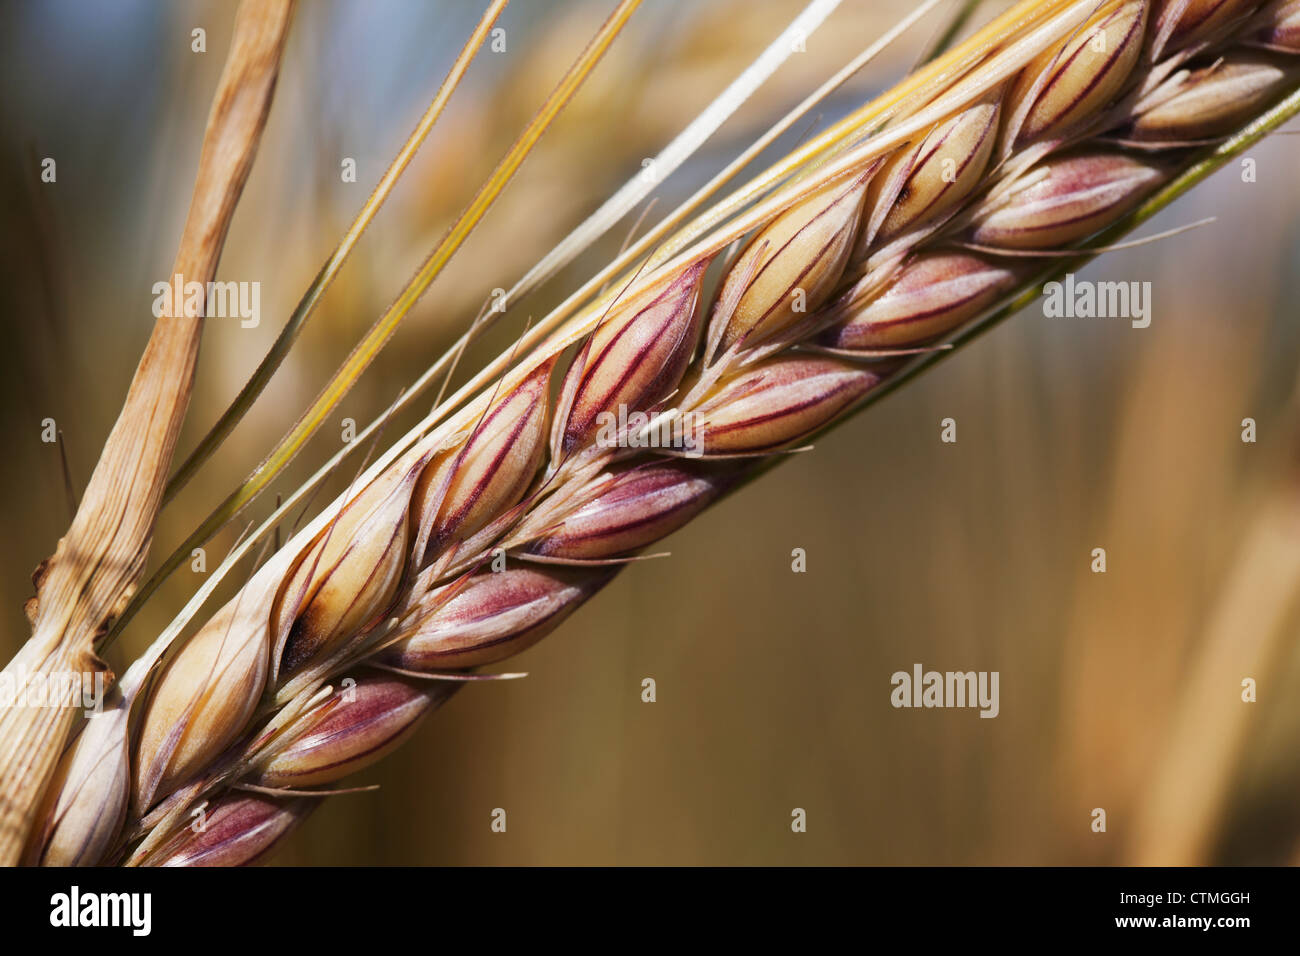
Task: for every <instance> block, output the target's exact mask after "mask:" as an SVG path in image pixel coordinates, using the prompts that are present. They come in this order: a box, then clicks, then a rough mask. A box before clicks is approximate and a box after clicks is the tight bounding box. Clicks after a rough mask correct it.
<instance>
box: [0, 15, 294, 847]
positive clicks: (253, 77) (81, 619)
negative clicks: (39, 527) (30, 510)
mask: <svg viewBox="0 0 1300 956" xmlns="http://www.w3.org/2000/svg"><path fill="white" fill-rule="evenodd" d="M292 11H293V2H292V0H245V2H244V3H242V4H241V5H240V8H239V13H238V16H237V17H236V21H235V30H234V36H233V38H232V40H231V48H230V53H229V56H228V57H227V59H226V64H225V68H224V70H223V72H222V75H221V79H220V82H219V84H218V87H217V93H216V96H215V98H214V100H213V104H212V111H211V114H210V115H209V116H208V122H207V129H206V131H205V133H204V139H203V151H202V154H201V155H200V157H199V169H198V175H197V177H196V180H195V184H194V194H193V199H192V201H191V204H190V209H189V215H188V216H187V218H186V221H185V228H184V231H183V233H182V234H181V241H180V247H179V249H178V251H177V254H176V260H175V263H174V264H173V266H172V271H171V272H170V273H168V275H169V276H174V275H182V276H184V277H185V281H186V282H197V283H200V284H201V285H202V286H203V287H204V288H206V287H207V283H208V281H209V280H211V279H212V277H213V275H214V274H215V272H216V268H217V261H218V259H219V258H220V256H221V248H222V245H223V244H224V242H225V237H226V230H227V228H228V227H229V225H230V218H231V216H232V215H233V213H234V210H235V204H236V202H237V201H238V199H239V196H240V193H241V192H242V191H243V188H244V182H245V180H246V179H247V178H248V172H249V169H250V168H251V167H252V163H253V156H254V154H255V153H256V151H257V145H258V141H259V140H260V138H261V135H262V129H263V127H264V126H265V124H266V116H267V113H268V111H269V110H270V106H271V97H272V94H273V93H274V90H275V82H276V77H277V76H278V73H279V68H280V58H281V55H282V53H283V51H284V43H285V39H286V37H287V36H288V29H289V21H290V18H291V15H292ZM202 312H203V310H202V309H201V308H200V309H199V310H198V314H192V313H190V312H188V311H187V310H186V309H185V308H184V307H183V306H182V305H181V304H180V303H179V302H177V303H174V306H173V308H172V310H171V314H170V315H164V316H163V317H162V318H160V319H158V321H157V323H156V324H155V326H154V330H153V334H152V335H151V336H150V338H149V343H148V345H147V346H146V348H145V352H144V356H143V357H142V358H141V359H140V364H139V366H138V367H137V368H136V372H135V377H134V378H133V379H132V381H131V387H130V390H129V391H128V392H127V396H126V402H125V404H124V405H123V407H122V412H121V414H120V416H119V417H118V420H117V423H116V424H115V425H114V426H113V430H112V432H111V433H110V434H109V437H108V441H107V442H106V443H105V445H104V449H103V451H102V452H101V453H100V458H99V462H98V464H97V465H96V466H95V470H94V473H93V474H92V476H91V478H90V483H89V484H88V486H87V488H86V493H85V495H84V497H83V498H82V500H81V504H80V506H79V507H78V508H77V513H76V516H75V517H74V518H73V521H72V525H71V527H70V528H69V529H68V532H67V534H65V535H64V537H63V538H62V540H60V541H59V545H58V548H57V550H56V551H55V552H54V554H53V555H52V556H51V557H49V558H48V559H46V560H45V561H44V562H43V563H42V565H41V567H40V568H39V569H38V570H37V572H36V575H35V576H34V583H35V585H36V596H35V597H34V598H33V599H32V600H31V601H30V602H29V603H28V608H27V612H28V617H29V619H30V620H31V624H32V629H33V634H32V637H31V639H30V640H29V641H28V642H27V644H26V645H25V646H24V647H23V649H22V650H21V651H20V652H19V653H18V655H17V656H16V657H15V658H14V659H13V661H11V662H10V664H9V666H8V667H7V668H6V673H7V675H8V676H10V677H12V678H14V679H15V681H16V682H21V681H24V680H26V679H28V675H32V674H47V675H48V674H84V673H87V672H89V671H92V670H98V669H100V668H102V667H103V665H102V664H101V663H100V661H99V659H98V657H97V656H96V654H95V644H96V641H97V639H98V638H99V637H100V636H101V635H102V634H103V633H104V632H105V630H106V629H107V628H108V626H109V625H110V624H111V623H112V622H113V620H114V619H115V618H116V617H117V616H118V614H119V613H121V611H122V608H123V607H124V605H125V604H126V602H127V601H128V600H129V599H130V597H131V595H132V593H133V592H134V590H135V588H136V586H137V585H138V583H139V578H140V575H141V573H142V572H143V570H144V565H145V559H146V558H147V556H148V554H149V543H150V540H151V537H152V534H153V526H154V518H155V516H156V515H157V511H158V506H159V502H160V501H161V498H162V494H163V488H164V486H165V485H166V482H167V472H168V469H169V468H170V467H171V460H172V453H173V450H174V449H175V445H176V437H177V435H178V434H179V432H180V428H181V424H182V422H183V421H184V418H185V411H186V408H187V406H188V405H189V399H190V390H191V387H192V385H193V380H194V366H195V362H196V361H197V359H198V349H199V338H200V335H201V333H202V331H203V318H202ZM75 713H76V712H75V708H73V707H70V706H66V707H51V708H44V707H41V708H34V707H6V708H4V709H3V711H0V794H3V799H2V800H0V864H12V863H14V862H16V861H17V859H18V857H19V854H20V852H21V850H22V847H23V843H24V840H25V839H26V837H27V833H28V830H29V828H30V826H31V822H32V821H31V814H32V813H33V812H34V810H35V806H36V804H37V802H38V801H39V800H40V799H41V795H42V793H43V792H44V790H45V786H46V784H47V783H48V781H49V779H50V774H51V773H52V772H53V769H54V765H55V762H56V761H57V760H58V757H59V752H60V751H61V750H62V749H63V744H64V740H65V738H66V736H67V733H68V730H69V728H70V727H71V726H72V721H73V718H74V717H75Z"/></svg>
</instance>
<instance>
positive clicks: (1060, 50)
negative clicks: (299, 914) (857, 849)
mask: <svg viewBox="0 0 1300 956" xmlns="http://www.w3.org/2000/svg"><path fill="white" fill-rule="evenodd" d="M1021 9H1023V11H1025V12H1026V18H1025V19H1024V20H1023V21H1022V22H1021V23H1020V26H1019V27H1017V28H1016V29H1015V30H1014V31H1013V32H1012V33H1008V35H1006V36H1005V37H1002V38H1001V42H998V43H991V44H988V45H986V46H985V47H983V48H982V52H981V54H980V55H979V57H977V58H976V59H975V60H974V61H966V62H965V66H964V69H963V70H962V71H959V72H960V73H961V76H960V78H959V79H956V80H954V79H952V78H951V77H950V78H949V81H948V82H949V86H948V87H945V88H944V89H936V90H930V91H926V95H924V96H920V97H914V98H909V99H907V100H906V101H905V102H906V106H907V108H906V109H903V110H899V111H897V112H896V113H894V114H893V115H891V116H890V117H889V119H888V122H887V123H886V124H885V125H884V127H883V128H882V129H880V130H879V131H878V132H876V133H873V135H872V136H869V137H865V138H862V139H860V140H858V141H856V142H853V143H850V144H847V145H846V147H845V148H844V149H842V150H840V151H839V152H838V153H836V154H834V155H833V156H831V157H828V158H827V159H826V161H825V162H823V163H821V164H820V165H815V166H810V167H808V168H805V169H804V170H802V174H801V176H800V177H798V178H797V179H796V180H795V181H793V182H792V183H791V184H790V185H789V186H788V187H787V188H785V189H784V190H782V192H780V193H778V194H777V198H776V199H773V200H772V201H771V202H768V203H766V204H760V205H759V206H758V207H757V208H758V209H759V210H766V209H768V208H772V209H774V210H775V211H774V212H771V213H770V214H769V215H766V217H765V218H763V217H760V218H757V221H752V222H751V221H750V220H749V219H745V218H744V217H741V218H740V219H739V220H738V221H739V222H741V223H745V224H746V228H745V230H744V231H745V232H746V233H747V234H748V241H747V243H746V244H745V245H744V247H743V248H742V249H741V250H740V251H739V253H738V254H737V255H735V256H734V258H731V259H730V260H725V261H724V259H723V258H722V257H720V256H719V255H718V253H719V251H720V250H721V248H722V247H723V246H725V245H726V244H727V243H728V242H730V240H731V238H733V237H732V235H731V232H729V231H728V229H729V228H732V229H734V228H735V227H734V224H732V226H730V227H717V228H715V229H714V230H713V231H711V232H707V233H706V234H705V235H703V236H702V237H698V238H696V239H695V242H694V245H690V246H689V247H687V248H685V249H684V250H682V248H681V246H680V245H679V246H677V247H675V248H674V249H673V253H674V254H675V255H674V257H673V258H671V259H668V258H667V257H666V256H663V257H660V258H659V259H656V260H655V261H654V262H653V263H652V266H651V267H650V268H646V269H645V270H644V271H642V272H638V273H635V274H634V275H633V276H632V277H630V278H629V279H627V280H626V281H624V282H623V283H622V284H621V285H619V286H618V288H617V289H616V290H614V292H613V293H612V294H611V296H610V297H608V298H606V299H604V300H601V304H600V307H599V309H595V310H594V311H591V312H589V313H586V314H580V315H578V316H576V317H575V318H574V319H572V320H571V321H570V322H569V323H568V324H566V325H565V326H563V327H562V328H560V329H559V330H558V331H556V332H555V333H554V334H552V335H551V336H550V337H549V338H548V339H546V340H545V341H544V342H542V343H541V344H540V345H539V346H537V348H536V349H534V350H532V351H531V352H529V353H528V354H526V355H525V356H523V357H522V358H521V359H520V361H519V362H518V364H517V366H516V367H515V369H513V370H512V371H511V372H509V373H508V374H506V375H505V376H503V377H502V379H501V380H500V381H499V382H497V383H494V384H493V385H492V386H491V387H489V388H487V389H486V390H485V391H484V392H483V393H482V395H481V396H479V397H478V398H477V399H476V400H475V401H473V402H471V403H469V404H468V405H466V406H465V407H464V408H462V409H461V410H460V411H459V412H458V413H457V414H456V415H454V416H453V417H451V418H449V419H448V420H447V421H446V422H444V423H443V424H441V425H440V426H438V427H436V428H433V429H432V430H429V431H427V432H420V433H418V434H416V435H414V436H412V440H409V441H407V442H404V443H403V444H402V445H401V446H400V447H401V448H402V450H401V451H400V453H398V454H395V455H392V456H390V458H389V459H388V460H385V461H382V462H380V463H379V464H378V465H377V466H376V467H375V468H372V469H371V470H370V472H368V473H367V475H366V476H365V478H364V479H363V480H362V482H360V483H359V484H358V486H357V487H356V488H354V489H352V490H351V491H350V493H349V494H348V495H347V496H345V497H344V498H343V499H341V500H340V501H338V502H336V503H335V504H334V505H332V506H331V507H330V508H328V509H326V511H325V512H324V513H323V514H322V515H321V516H320V517H318V518H317V520H316V521H315V522H314V523H313V524H311V525H310V526H308V527H307V528H306V529H304V530H303V531H302V532H300V533H299V534H298V535H297V536H295V537H294V539H293V540H291V541H290V542H289V543H288V544H287V545H286V546H285V547H284V548H283V549H281V550H280V551H279V552H278V553H276V554H275V555H274V556H272V558H271V559H270V560H269V561H268V562H267V564H266V565H264V566H263V567H262V568H261V569H260V570H259V571H258V572H257V574H256V575H254V577H253V578H252V580H251V581H250V582H249V583H248V585H246V586H245V588H244V589H243V590H242V591H241V592H240V593H239V594H238V595H237V596H236V597H235V598H233V599H232V600H231V602H230V603H229V604H227V605H226V607H225V608H223V609H221V610H220V611H219V612H217V614H216V615H215V616H214V617H213V618H212V619H211V620H210V621H209V622H208V623H207V624H206V625H205V626H204V627H203V628H201V629H200V630H199V631H198V633H197V634H196V635H195V636H194V637H193V638H192V639H190V640H189V641H188V642H187V643H185V644H184V646H183V647H181V648H180V649H179V650H178V651H177V653H176V654H175V655H174V656H173V657H172V659H171V660H170V661H169V662H168V663H167V665H166V667H165V669H164V670H163V672H162V674H161V676H160V677H159V678H158V680H157V681H156V682H155V683H154V686H153V687H152V690H151V692H150V694H149V695H148V697H147V699H145V700H144V701H143V703H142V706H143V711H142V713H141V716H140V727H139V731H138V732H137V733H136V734H135V735H134V737H133V739H132V740H131V741H129V749H130V753H131V754H132V759H131V761H130V772H129V773H124V772H112V773H110V772H100V773H98V774H96V775H95V777H94V783H93V787H94V788H95V789H96V793H95V794H94V797H95V799H96V800H97V801H98V803H99V805H104V806H114V807H115V806H118V805H120V804H122V803H124V802H125V801H126V800H127V796H128V793H129V802H130V811H129V813H128V819H127V820H126V822H125V823H124V825H123V826H122V828H121V831H120V833H119V834H118V838H117V839H116V840H115V841H111V842H112V843H113V845H112V846H110V845H108V843H109V841H104V840H102V839H100V838H98V834H100V833H102V831H103V830H104V829H107V827H105V826H104V825H103V822H102V820H99V819H95V820H92V821H91V822H89V823H87V827H88V828H91V827H93V828H94V831H93V836H94V837H95V838H93V839H92V836H87V837H86V838H85V839H83V840H80V841H77V840H74V839H73V838H72V835H71V834H70V833H67V834H64V835H63V836H62V840H63V842H64V844H65V845H74V846H82V845H84V846H89V845H91V844H92V843H93V844H95V845H96V848H97V849H98V850H99V851H100V853H101V854H102V855H100V856H97V855H95V854H92V853H86V854H85V855H83V856H82V857H81V859H80V861H81V862H92V861H94V860H97V859H106V858H120V859H124V860H127V861H129V862H133V863H144V864H151V865H153V864H192V863H218V864H237V863H247V862H253V861H256V860H260V859H262V858H264V857H265V855H266V854H267V852H269V850H270V849H271V847H272V846H273V845H274V843H275V842H276V840H278V839H279V838H280V837H281V836H283V835H284V834H285V833H286V832H288V831H289V829H291V827H292V825H293V824H294V823H295V822H296V821H297V820H299V819H300V818H301V817H302V816H303V815H304V814H305V813H307V812H309V810H310V809H311V807H312V806H313V803H314V801H315V800H317V799H319V797H313V798H308V797H305V796H303V793H304V789H305V788H310V787H322V786H329V785H333V784H334V783H336V781H338V780H339V779H341V778H342V777H343V776H344V775H345V774H348V773H351V772H353V771H355V770H356V769H358V768H359V767H362V766H364V765H365V764H366V763H368V762H369V760H370V759H373V758H374V757H377V756H378V755H380V754H382V753H383V752H386V751H387V750H388V749H390V748H391V747H392V746H395V745H396V744H397V743H398V742H400V740H401V739H403V738H404V737H405V736H406V735H407V734H409V733H410V731H411V729H412V728H413V727H414V725H415V724H416V723H417V722H418V721H420V720H421V719H422V718H423V717H424V716H425V715H427V714H428V713H429V712H431V711H432V710H433V709H434V708H435V707H436V706H437V705H438V704H440V703H441V702H442V701H443V700H444V699H445V698H446V696H447V694H448V692H447V690H446V688H447V687H448V686H459V685H458V684H449V683H448V682H447V680H446V678H447V677H457V676H459V677H461V678H463V677H465V676H466V675H465V674H464V673H463V669H465V668H469V667H477V666H482V665H490V664H494V663H497V662H499V661H501V660H503V659H505V658H506V657H508V656H510V655H511V654H514V653H516V652H518V651H519V650H522V649H523V648H525V647H527V646H529V645H531V644H532V643H534V642H535V641H536V640H538V639H540V638H541V637H542V636H544V635H545V634H546V633H548V632H549V631H550V630H551V629H552V628H554V627H555V626H557V625H558V624H559V623H560V622H561V621H562V620H563V618H564V617H565V616H566V615H567V614H569V613H572V611H573V610H574V609H575V608H577V607H578V606H579V605H580V604H581V603H582V602H583V601H585V600H586V599H587V598H588V597H590V596H591V595H592V594H593V593H594V592H595V591H596V590H598V589H599V588H600V587H601V586H603V584H604V583H606V582H607V581H608V580H609V579H610V578H611V577H612V576H613V574H614V573H615V572H616V571H617V570H618V569H619V568H620V567H621V566H622V565H623V564H625V563H627V562H628V561H630V560H633V559H635V558H636V557H637V556H638V553H639V552H640V551H641V549H643V548H646V547H647V546H649V545H652V544H654V543H655V542H656V541H658V540H660V539H661V538H663V537H664V536H666V535H668V534H670V533H671V532H673V531H674V530H676V529H678V528H680V527H681V526H682V525H684V524H685V523H686V522H688V521H690V520H691V519H692V518H693V517H695V516H696V515H697V514H699V513H700V512H701V511H702V510H704V509H705V508H707V507H708V505H710V504H711V503H713V502H714V501H716V500H717V499H718V498H719V497H720V496H721V495H723V494H724V493H726V492H727V491H728V490H729V489H730V488H732V487H733V486H734V485H735V483H736V482H738V481H740V480H743V479H745V478H746V477H747V476H748V475H751V474H752V473H753V472H754V471H755V470H756V469H758V468H761V467H762V466H763V465H764V464H765V463H766V462H767V461H769V460H770V456H771V454H772V453H773V452H779V451H783V450H788V449H792V448H795V447H799V446H800V444H801V443H803V442H806V441H807V439H808V438H809V436H811V435H812V434H814V433H815V432H817V431H819V430H820V429H822V428H824V427H825V426H827V425H828V424H830V423H831V422H833V421H835V420H837V419H838V418H840V417H841V416H843V415H844V414H846V413H847V412H849V411H850V410H852V409H853V408H854V407H855V406H857V405H858V404H860V403H861V401H862V400H863V398H864V397H866V396H869V395H870V394H871V393H872V392H873V391H875V390H877V389H880V388H881V387H882V386H884V385H886V384H888V383H889V382H890V380H891V378H893V377H894V376H897V375H898V374H899V373H900V371H901V370H903V369H905V368H907V362H908V356H909V355H912V354H914V353H915V352H916V351H917V350H925V349H929V348H932V347H933V346H934V345H935V344H936V343H938V342H941V341H942V339H943V337H944V336H946V335H949V334H951V333H954V332H956V331H957V330H959V329H960V328H961V327H963V326H965V325H966V324H967V323H970V322H972V321H973V320H975V319H977V318H979V317H980V316H981V315H983V314H985V313H987V312H988V311H989V310H990V309H991V308H993V307H994V306H996V305H998V304H999V303H1001V302H1002V301H1004V300H1005V298H1006V295H1007V293H1008V291H1009V290H1010V289H1012V288H1014V287H1017V286H1020V285H1022V284H1024V283H1025V282H1026V281H1027V280H1029V279H1032V278H1033V276H1035V275H1037V274H1038V273H1040V272H1042V271H1043V268H1044V260H1045V259H1046V260H1048V261H1053V260H1055V261H1069V260H1070V259H1071V258H1072V257H1073V256H1076V255H1077V254H1078V252H1077V250H1078V245H1077V244H1078V243H1080V242H1082V241H1084V240H1087V239H1088V238H1089V237H1090V236H1093V235H1095V234H1097V233H1099V232H1102V231H1104V230H1106V229H1108V228H1109V227H1111V226H1113V225H1114V224H1116V223H1117V222H1118V221H1119V220H1120V219H1121V217H1123V216H1124V215H1125V214H1126V213H1128V212H1130V211H1131V210H1132V209H1134V207H1136V206H1137V205H1138V204H1139V203H1141V202H1142V201H1143V200H1144V199H1145V198H1146V197H1148V196H1150V195H1151V194H1152V193H1153V192H1154V191H1156V190H1157V189H1159V188H1160V187H1161V186H1163V185H1164V184H1166V183H1169V182H1170V181H1171V179H1173V177H1175V176H1176V175H1177V174H1178V173H1179V172H1181V171H1183V170H1185V169H1187V168H1188V167H1189V166H1190V165H1191V164H1192V163H1193V162H1194V160H1195V158H1196V157H1197V155H1198V153H1197V151H1198V150H1199V149H1201V148H1203V147H1205V146H1206V144H1207V142H1210V141H1213V140H1214V139H1215V138H1216V137H1220V136H1223V135H1225V134H1226V133H1230V132H1232V131H1235V130H1238V129H1240V128H1241V127H1243V126H1244V125H1246V124H1247V123H1249V122H1250V121H1252V120H1253V119H1255V118H1256V117H1257V116H1258V115H1259V114H1260V113H1261V112H1262V111H1264V110H1265V109H1267V108H1269V107H1270V106H1272V105H1273V104H1275V103H1277V102H1278V101H1279V100H1280V99H1281V98H1282V97H1284V96H1287V95H1288V94H1291V93H1293V92H1294V90H1295V89H1296V86H1297V82H1298V79H1300V70H1298V67H1300V58H1298V57H1297V56H1296V54H1297V53H1300V48H1298V47H1297V45H1296V42H1295V34H1294V30H1293V29H1292V27H1293V25H1294V23H1293V21H1294V5H1293V4H1275V5H1271V6H1269V7H1267V8H1264V7H1263V6H1262V5H1261V4H1258V3H1208V2H1207V3H1199V2H1192V3H1186V2H1182V0H1170V2H1164V3H1150V4H1149V3H1144V2H1137V0H1111V2H1102V3H1086V4H1069V3H1047V4H1034V3H1028V4H1024V5H1022V8H1021ZM1030 14H1032V15H1030ZM1013 22H1014V21H1013ZM1034 31H1042V32H1034ZM1032 37H1046V38H1047V39H1045V40H1041V41H1040V40H1035V41H1034V43H1030V42H1029V41H1028V40H1027V38H1032ZM1034 44H1037V46H1036V47H1035V45H1034ZM1264 47H1267V49H1264ZM969 49H970V48H969V47H967V48H964V50H965V51H969ZM963 55H964V53H963ZM748 215H750V217H751V219H753V218H754V217H755V216H757V214H756V213H752V212H751V213H750V214H748ZM711 269H713V270H716V271H718V272H720V273H721V275H720V276H719V281H718V282H717V291H716V292H715V293H713V294H709V293H708V291H707V289H708V284H707V275H708V273H709V272H710V270H711ZM572 345H577V346H578V348H577V349H576V354H575V355H574V357H573V358H572V360H571V364H570V366H569V367H568V369H567V371H565V373H564V375H563V378H562V380H561V385H560V390H559V393H558V397H557V398H556V399H555V401H554V402H553V403H552V402H550V401H549V399H548V389H547V387H546V386H547V384H548V383H549V382H550V381H551V379H552V376H554V375H555V374H557V371H558V369H559V366H560V357H561V352H563V351H564V350H565V349H566V348H568V347H569V346H572ZM552 406H553V407H552ZM663 434H671V435H673V436H674V441H670V442H667V443H666V447H665V443H662V442H654V441H650V438H651V437H653V436H656V435H663ZM421 677H423V678H424V679H423V680H421ZM80 743H82V742H79V744H80ZM87 746H90V744H87ZM80 749H81V748H80V746H78V747H74V748H73V749H72V750H71V751H70V752H69V755H68V757H67V758H66V759H67V760H68V762H69V763H70V765H73V766H86V765H89V764H90V763H91V761H89V760H88V759H87V758H86V757H84V756H82V755H81V754H80V752H79V751H80ZM104 753H105V755H106V756H105V759H110V758H111V759H116V760H117V764H116V766H117V767H118V768H119V770H123V769H125V767H126V758H125V748H121V749H117V748H116V745H115V749H112V750H111V752H110V751H108V750H105V751H104ZM67 776H68V778H69V779H70V780H71V779H73V777H75V775H74V774H69V775H67ZM82 780H84V781H87V783H86V785H85V786H81V787H80V789H79V791H78V793H80V794H85V793H88V792H89V791H90V790H91V789H92V786H91V784H90V783H89V777H88V775H85V774H83V776H82ZM248 787H255V788H259V789H258V790H257V792H256V793H250V792H249V791H248V790H247V789H246V788H248ZM109 791H112V792H109ZM65 802H67V803H70V804H71V803H75V802H76V800H74V799H72V798H69V799H68V800H67V801H65ZM200 804H204V805H206V811H205V812H206V814H207V818H208V821H209V824H208V826H207V827H206V829H204V830H203V831H202V832H197V833H196V832H193V831H192V830H190V829H188V828H187V826H186V824H187V823H188V822H189V819H190V814H191V811H192V810H193V809H194V808H195V807H196V806H198V805H200ZM85 816H87V817H89V816H93V815H89V814H87V815H85ZM67 818H68V819H80V817H76V816H74V815H68V816H67ZM65 829H68V828H67V827H65ZM36 852H40V848H39V847H38V848H36Z"/></svg>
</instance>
